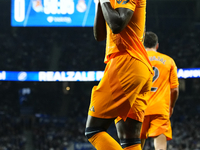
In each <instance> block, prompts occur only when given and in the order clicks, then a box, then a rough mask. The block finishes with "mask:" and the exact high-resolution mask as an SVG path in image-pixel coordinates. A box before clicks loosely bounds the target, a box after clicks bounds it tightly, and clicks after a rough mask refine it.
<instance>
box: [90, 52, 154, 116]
mask: <svg viewBox="0 0 200 150" xmlns="http://www.w3.org/2000/svg"><path fill="white" fill-rule="evenodd" d="M151 85H152V74H151V72H150V71H149V70H148V68H147V66H146V65H145V64H144V63H143V62H141V61H139V60H137V59H135V58H134V57H132V56H130V55H129V54H128V53H127V52H125V53H123V54H120V55H117V56H116V57H114V58H112V59H111V60H110V61H109V62H108V63H107V66H106V69H105V72H104V76H103V78H102V79H101V81H100V82H99V84H98V86H94V87H93V89H92V95H91V102H90V106H89V111H88V114H89V115H90V116H93V117H97V118H116V117H118V116H120V117H121V118H122V119H123V120H126V118H127V116H128V113H129V112H130V113H132V114H133V113H135V112H143V111H144V110H145V109H146V107H147V99H148V98H147V95H149V93H150V89H151ZM131 108H132V109H131ZM142 120H143V119H142Z"/></svg>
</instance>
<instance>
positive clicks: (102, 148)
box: [85, 115, 123, 150]
mask: <svg viewBox="0 0 200 150" xmlns="http://www.w3.org/2000/svg"><path fill="white" fill-rule="evenodd" d="M114 119H115V118H113V119H102V118H96V117H92V116H90V115H88V118H87V122H86V129H85V135H86V137H87V138H88V141H89V142H90V143H91V144H92V145H93V146H94V147H95V148H96V149H97V150H123V149H122V147H121V146H120V145H119V143H118V142H117V141H116V140H115V139H113V138H112V137H111V136H110V135H109V134H108V133H107V132H106V130H107V129H108V127H109V126H110V125H111V123H113V122H114Z"/></svg>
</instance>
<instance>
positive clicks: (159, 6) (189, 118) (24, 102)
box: [0, 0, 200, 150]
mask: <svg viewBox="0 0 200 150" xmlns="http://www.w3.org/2000/svg"><path fill="white" fill-rule="evenodd" d="M10 5H11V4H10V0H0V10H1V11H0V70H6V71H95V70H104V67H105V64H104V63H103V58H104V47H105V42H96V41H95V40H94V38H93V33H92V27H76V28H75V27H11V26H10V7H11V6H10ZM146 30H147V31H153V32H155V33H157V35H158V37H159V43H160V48H159V51H160V52H162V53H165V54H167V55H169V56H171V57H172V58H173V59H174V60H175V62H176V64H177V66H178V68H200V54H199V53H200V0H147V23H146ZM179 82H180V96H179V99H178V101H177V103H176V107H175V111H174V114H173V116H172V118H171V121H172V128H173V138H174V139H173V140H172V141H170V142H169V143H168V149H169V150H200V94H199V93H200V80H199V78H193V79H180V80H179ZM96 84H98V82H9V81H1V82H0V149H1V150H91V149H92V148H91V147H90V145H89V144H88V143H87V140H86V138H85V137H84V128H85V120H86V116H87V109H88V105H89V101H90V91H91V89H92V86H94V85H96ZM66 87H70V90H69V91H67V90H66ZM23 92H25V93H26V94H23ZM109 132H110V134H112V135H113V136H114V137H115V138H116V140H118V139H117V137H116V132H115V129H114V125H112V127H111V128H110V129H109ZM151 149H153V147H152V140H151V139H149V140H148V141H147V143H146V147H145V150H151Z"/></svg>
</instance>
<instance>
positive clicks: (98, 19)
mask: <svg viewBox="0 0 200 150" xmlns="http://www.w3.org/2000/svg"><path fill="white" fill-rule="evenodd" d="M93 33H94V37H95V39H96V40H97V41H103V40H105V39H106V23H105V19H104V17H103V13H102V9H101V5H100V2H98V4H97V12H96V15H95V20H94V27H93Z"/></svg>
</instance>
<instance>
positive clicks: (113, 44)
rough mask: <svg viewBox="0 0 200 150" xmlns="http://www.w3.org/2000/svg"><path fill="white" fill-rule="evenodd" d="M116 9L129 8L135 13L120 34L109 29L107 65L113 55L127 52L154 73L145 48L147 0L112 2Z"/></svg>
mask: <svg viewBox="0 0 200 150" xmlns="http://www.w3.org/2000/svg"><path fill="white" fill-rule="evenodd" d="M110 3H111V5H112V7H113V8H114V9H116V8H128V9H130V10H132V11H134V13H133V16H132V18H131V20H130V21H129V23H128V25H127V26H126V27H125V28H124V29H123V30H122V31H121V32H120V33H118V34H113V33H112V31H111V29H110V27H109V26H108V25H106V27H107V41H106V56H105V60H104V62H105V63H107V62H108V61H109V60H110V59H111V58H112V56H113V55H112V56H111V54H114V53H117V52H121V51H127V52H128V53H129V54H130V55H131V56H132V57H135V58H136V59H139V60H140V61H142V62H143V63H144V64H145V65H146V66H147V67H148V69H149V70H150V71H151V73H153V70H152V66H151V63H150V61H149V59H148V55H147V52H146V50H145V48H144V46H143V43H142V41H143V38H144V32H145V21H146V0H122V1H121V0H110Z"/></svg>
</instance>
